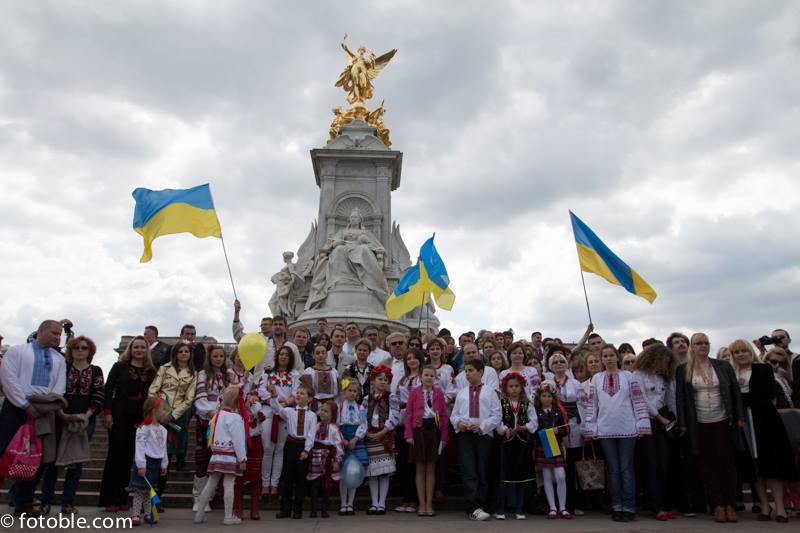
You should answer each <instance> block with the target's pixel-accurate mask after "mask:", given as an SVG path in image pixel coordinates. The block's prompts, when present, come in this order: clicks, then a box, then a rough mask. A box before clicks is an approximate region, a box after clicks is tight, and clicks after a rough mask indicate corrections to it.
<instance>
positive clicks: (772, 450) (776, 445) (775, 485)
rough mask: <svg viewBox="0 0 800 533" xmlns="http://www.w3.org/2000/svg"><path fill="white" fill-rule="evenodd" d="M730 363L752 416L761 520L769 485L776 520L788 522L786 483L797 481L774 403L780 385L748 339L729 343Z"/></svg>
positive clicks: (765, 514) (764, 515) (766, 515)
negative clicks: (784, 498)
mask: <svg viewBox="0 0 800 533" xmlns="http://www.w3.org/2000/svg"><path fill="white" fill-rule="evenodd" d="M729 348H730V352H731V364H732V365H733V368H734V370H735V371H736V376H737V378H738V383H739V388H740V389H741V392H742V402H743V403H744V406H745V408H746V409H747V410H748V411H749V413H748V417H747V419H748V420H752V427H750V428H749V432H748V435H747V437H748V438H751V439H752V440H751V446H752V447H753V449H752V450H751V457H752V456H755V457H756V459H755V472H756V473H757V475H758V478H757V480H756V483H755V489H756V494H757V495H758V499H759V502H760V504H761V512H760V513H759V515H758V520H760V521H768V520H770V518H771V514H772V510H771V508H770V507H769V500H768V499H767V490H766V489H767V487H769V489H770V491H771V492H772V495H773V498H774V499H775V521H776V522H784V523H785V522H788V520H789V519H788V517H787V514H786V509H785V508H784V506H783V486H784V482H786V481H797V479H798V474H797V467H796V466H795V464H794V457H793V455H792V445H791V444H790V443H789V437H788V436H787V434H786V428H785V427H784V425H783V421H782V420H781V417H780V415H779V414H778V410H777V409H775V405H774V404H773V403H772V401H773V399H774V398H775V395H776V392H777V389H776V387H775V378H774V377H773V374H772V370H771V369H770V367H769V365H765V364H761V363H759V362H758V359H757V358H756V353H755V351H754V350H753V347H752V346H751V345H750V343H749V342H747V341H744V340H736V341H733V342H732V343H731V345H730V346H729Z"/></svg>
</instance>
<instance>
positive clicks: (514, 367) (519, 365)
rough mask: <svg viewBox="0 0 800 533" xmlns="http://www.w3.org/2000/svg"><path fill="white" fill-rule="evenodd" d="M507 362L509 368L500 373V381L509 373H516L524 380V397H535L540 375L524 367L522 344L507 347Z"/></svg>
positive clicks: (529, 367)
mask: <svg viewBox="0 0 800 533" xmlns="http://www.w3.org/2000/svg"><path fill="white" fill-rule="evenodd" d="M508 362H509V363H510V366H509V367H508V368H507V369H506V370H503V371H502V372H500V376H499V378H500V380H502V379H503V378H504V377H506V376H507V375H508V374H510V373H511V372H516V373H517V374H519V375H521V376H522V377H523V378H525V396H526V397H527V398H529V399H530V398H534V397H535V396H536V390H537V389H538V388H539V385H541V383H542V380H541V375H540V374H539V372H538V371H537V370H536V368H534V367H532V366H525V350H524V346H523V344H522V343H520V342H515V343H514V344H512V345H511V346H509V347H508Z"/></svg>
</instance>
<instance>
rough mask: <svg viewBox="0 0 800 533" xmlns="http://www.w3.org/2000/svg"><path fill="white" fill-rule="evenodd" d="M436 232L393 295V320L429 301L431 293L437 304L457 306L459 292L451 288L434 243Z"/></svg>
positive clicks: (389, 310)
mask: <svg viewBox="0 0 800 533" xmlns="http://www.w3.org/2000/svg"><path fill="white" fill-rule="evenodd" d="M435 236H436V234H435V233H434V234H433V236H432V237H431V238H430V239H428V240H427V241H425V243H424V244H423V245H422V247H421V248H420V249H419V259H418V260H417V264H416V265H414V266H412V267H411V268H410V269H408V271H407V272H406V273H405V274H404V275H403V277H402V278H401V279H400V281H399V282H398V283H397V286H396V287H395V288H394V290H393V291H392V294H390V295H389V299H388V300H387V301H386V317H387V318H389V319H390V320H397V319H398V318H400V317H401V316H403V315H404V314H406V313H408V312H409V311H412V310H414V309H415V308H416V307H420V306H422V305H425V304H427V303H428V302H429V301H430V295H431V293H433V297H434V299H435V300H436V305H438V306H439V307H441V308H442V309H447V310H448V311H449V310H450V309H452V308H453V304H454V303H455V301H456V295H455V294H454V293H453V291H452V290H450V288H449V285H450V277H449V276H448V275H447V269H446V268H445V266H444V261H442V258H441V256H440V255H439V252H438V251H437V250H436V246H435V245H434V244H433V238H434V237H435Z"/></svg>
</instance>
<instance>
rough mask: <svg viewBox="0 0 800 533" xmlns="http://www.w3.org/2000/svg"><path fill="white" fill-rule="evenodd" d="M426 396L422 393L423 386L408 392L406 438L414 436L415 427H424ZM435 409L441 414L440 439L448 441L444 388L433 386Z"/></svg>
mask: <svg viewBox="0 0 800 533" xmlns="http://www.w3.org/2000/svg"><path fill="white" fill-rule="evenodd" d="M424 402H425V396H424V395H423V393H422V386H419V387H416V388H414V389H412V390H411V392H410V393H409V394H408V403H407V404H406V421H405V422H406V429H405V438H407V439H412V438H414V428H419V427H422V417H423V415H425V404H424ZM433 410H434V411H435V412H436V413H437V414H438V415H439V431H440V437H439V438H440V440H441V441H442V442H447V437H448V434H447V433H448V430H447V423H448V417H447V407H446V406H445V401H444V392H442V389H441V388H439V387H437V386H436V385H434V386H433Z"/></svg>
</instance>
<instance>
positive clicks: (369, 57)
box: [336, 33, 397, 107]
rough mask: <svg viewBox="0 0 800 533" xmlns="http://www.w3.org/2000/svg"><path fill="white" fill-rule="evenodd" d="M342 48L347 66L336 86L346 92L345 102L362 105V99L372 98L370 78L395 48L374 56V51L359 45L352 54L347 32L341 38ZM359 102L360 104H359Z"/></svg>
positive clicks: (377, 71)
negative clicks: (348, 44)
mask: <svg viewBox="0 0 800 533" xmlns="http://www.w3.org/2000/svg"><path fill="white" fill-rule="evenodd" d="M342 50H344V54H345V56H344V58H345V61H347V66H346V67H345V68H344V70H343V71H342V73H341V74H340V75H339V80H338V81H337V82H336V87H341V88H342V89H344V90H345V92H346V93H347V102H348V103H349V104H351V105H353V106H354V107H362V106H363V105H364V100H369V99H370V98H372V92H373V91H372V89H373V88H372V80H374V79H375V78H376V77H377V76H378V74H379V73H380V71H381V70H383V69H384V67H385V66H386V65H388V64H389V61H391V59H392V58H393V57H394V55H395V54H396V53H397V49H396V48H395V49H393V50H389V51H388V52H386V53H385V54H382V55H380V56H377V57H376V56H375V52H373V51H372V50H369V49H367V48H365V47H363V46H359V47H358V50H357V51H356V53H355V54H354V53H353V52H351V51H350V48H348V46H347V34H346V33H345V34H344V39H342ZM359 104H361V105H359Z"/></svg>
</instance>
